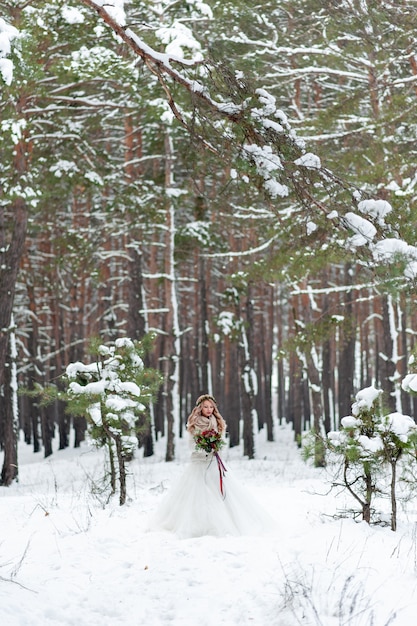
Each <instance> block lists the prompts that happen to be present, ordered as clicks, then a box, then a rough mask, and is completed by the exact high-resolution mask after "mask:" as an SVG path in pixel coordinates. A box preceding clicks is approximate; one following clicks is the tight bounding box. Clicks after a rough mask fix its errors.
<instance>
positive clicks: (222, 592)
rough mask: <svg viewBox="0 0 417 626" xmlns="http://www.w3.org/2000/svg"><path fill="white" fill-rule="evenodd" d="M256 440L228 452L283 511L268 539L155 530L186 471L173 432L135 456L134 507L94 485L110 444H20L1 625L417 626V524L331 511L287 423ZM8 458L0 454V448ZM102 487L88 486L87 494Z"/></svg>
mask: <svg viewBox="0 0 417 626" xmlns="http://www.w3.org/2000/svg"><path fill="white" fill-rule="evenodd" d="M276 438H277V442H276V443H268V442H266V441H265V434H264V433H263V432H261V433H260V434H259V435H257V459H256V460H253V461H248V460H247V459H243V458H242V457H241V454H242V450H241V449H240V448H233V449H231V450H229V451H226V452H225V458H226V462H227V464H228V467H229V470H230V471H232V472H233V473H234V475H235V477H236V478H237V479H238V480H239V481H241V482H242V483H243V484H244V485H245V487H246V488H247V489H248V490H250V491H252V492H253V493H254V494H255V495H256V498H257V500H258V501H259V502H260V504H261V505H263V506H264V507H265V508H266V509H267V510H268V511H269V512H270V513H271V514H272V515H273V516H274V517H275V519H276V534H275V535H274V536H272V537H271V536H269V537H222V538H213V537H200V538H197V539H178V538H176V537H175V536H174V535H172V534H170V533H168V532H147V531H146V524H147V520H148V519H149V518H150V516H151V514H152V513H153V511H154V510H155V509H156V507H157V506H158V504H159V502H160V501H161V498H162V497H163V495H164V493H165V492H166V490H167V489H169V488H170V486H171V485H172V483H173V481H174V480H176V479H177V478H178V477H179V476H180V475H181V474H182V472H183V470H184V464H185V463H186V462H187V459H188V454H189V450H188V446H187V444H186V443H185V442H184V441H183V440H179V441H178V442H177V450H178V460H177V461H175V462H174V463H165V462H164V461H163V457H164V452H165V450H164V446H165V441H164V440H163V439H161V440H160V441H158V442H157V445H156V454H155V456H154V457H150V458H149V459H144V458H140V455H138V457H137V458H136V459H135V460H134V461H133V462H132V463H130V465H129V468H130V475H129V477H128V494H129V496H130V498H129V500H128V503H127V504H126V505H125V506H123V507H120V506H118V504H117V502H116V500H117V498H115V499H114V500H111V501H110V502H109V503H106V501H105V496H104V495H101V494H100V491H99V489H98V487H99V486H100V478H101V475H102V471H103V452H102V451H101V450H96V449H93V448H89V447H88V446H87V445H86V444H85V445H83V446H82V447H81V448H80V449H77V450H75V449H73V448H68V449H66V450H61V451H58V450H56V451H55V452H54V454H53V455H52V456H51V457H49V458H48V459H43V458H41V457H40V456H39V454H36V455H35V454H33V452H32V451H31V448H30V447H29V446H26V445H25V444H24V443H23V442H21V443H20V449H19V455H20V471H19V476H20V482H19V483H16V484H13V485H12V486H11V487H9V488H2V489H0V533H1V537H2V557H1V561H0V623H2V624H5V625H7V626H97V624H100V625H102V626H119V625H120V626H121V625H122V624H148V625H149V626H164V625H165V624H167V625H168V624H169V625H170V626H195V625H196V624H199V625H201V626H215V625H216V626H217V625H223V626H231V625H233V624H240V625H241V626H249V625H252V624H256V625H263V624H269V625H271V626H295V625H296V624H303V625H305V626H319V625H326V626H340V624H349V626H369V624H372V623H373V624H375V625H376V626H379V625H382V624H384V625H385V624H388V623H389V624H390V625H393V626H409V625H410V624H413V623H414V621H415V615H416V611H417V594H416V587H417V578H416V573H417V567H416V559H415V554H416V536H415V528H416V526H415V524H416V522H417V511H416V508H415V506H414V508H413V503H412V502H409V503H408V505H407V507H408V509H401V510H400V511H399V524H398V530H397V532H395V533H394V532H392V531H391V530H389V528H388V527H382V526H368V525H367V524H365V523H364V522H355V521H353V519H351V518H346V517H345V518H341V517H338V516H337V513H338V512H339V511H340V510H341V509H342V508H344V507H352V506H353V502H352V501H351V500H347V501H346V502H345V501H344V496H341V495H339V496H336V493H335V492H330V493H329V489H328V487H329V477H328V475H327V474H326V470H325V469H314V468H312V467H310V466H308V465H306V464H305V463H304V462H303V461H302V460H301V459H300V454H299V451H298V448H297V446H296V445H295V443H294V436H293V433H292V431H291V430H290V428H289V427H288V426H285V425H284V426H279V425H276ZM0 461H2V455H1V454H0ZM93 492H94V493H93Z"/></svg>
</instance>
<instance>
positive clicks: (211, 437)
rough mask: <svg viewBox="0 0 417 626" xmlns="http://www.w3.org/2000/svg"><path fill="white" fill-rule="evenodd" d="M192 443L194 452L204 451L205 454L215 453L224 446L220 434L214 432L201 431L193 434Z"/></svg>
mask: <svg viewBox="0 0 417 626" xmlns="http://www.w3.org/2000/svg"><path fill="white" fill-rule="evenodd" d="M194 441H195V448H196V450H204V452H206V453H207V454H210V453H211V452H214V453H217V452H218V451H219V450H220V448H221V447H222V446H224V441H223V439H222V436H221V434H220V433H218V432H217V431H215V430H203V431H202V432H201V433H197V434H195V435H194Z"/></svg>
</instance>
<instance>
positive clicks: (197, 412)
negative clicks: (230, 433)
mask: <svg viewBox="0 0 417 626" xmlns="http://www.w3.org/2000/svg"><path fill="white" fill-rule="evenodd" d="M206 400H208V401H209V402H211V403H212V404H213V407H214V410H213V415H214V417H215V418H216V422H217V430H218V432H219V433H220V434H221V435H223V434H224V433H225V432H226V427H227V424H226V422H225V421H224V419H223V418H222V416H221V415H220V413H219V409H218V408H217V402H216V400H215V398H214V397H213V396H211V395H210V394H208V393H205V394H203V395H201V396H199V397H198V398H197V400H196V403H195V407H194V408H193V410H192V411H191V413H190V415H189V416H188V420H187V430H188V431H189V432H190V433H192V431H193V430H194V428H195V425H196V422H197V421H198V420H199V419H200V418H201V417H202V414H201V405H202V404H203V402H205V401H206Z"/></svg>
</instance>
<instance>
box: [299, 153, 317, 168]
mask: <svg viewBox="0 0 417 626" xmlns="http://www.w3.org/2000/svg"><path fill="white" fill-rule="evenodd" d="M294 163H295V165H301V166H302V167H307V168H308V169H311V170H319V169H320V168H321V161H320V158H319V157H318V156H317V155H315V154H312V153H311V152H306V153H305V154H303V155H301V156H300V157H299V158H298V159H296V160H295V161H294Z"/></svg>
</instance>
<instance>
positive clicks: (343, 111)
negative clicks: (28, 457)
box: [0, 0, 417, 484]
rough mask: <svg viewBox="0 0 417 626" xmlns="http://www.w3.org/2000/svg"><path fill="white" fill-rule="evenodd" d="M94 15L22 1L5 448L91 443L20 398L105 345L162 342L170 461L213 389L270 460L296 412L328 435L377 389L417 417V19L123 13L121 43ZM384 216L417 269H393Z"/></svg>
mask: <svg viewBox="0 0 417 626" xmlns="http://www.w3.org/2000/svg"><path fill="white" fill-rule="evenodd" d="M94 4H95V3H94V2H90V1H89V0H79V1H76V0H73V1H72V2H63V1H60V0H55V1H54V2H46V1H36V0H16V1H13V2H8V1H4V0H1V1H0V9H1V14H0V15H1V18H0V20H1V21H0V31H1V32H0V42H1V43H0V56H1V57H2V58H0V61H1V62H2V63H1V64H0V70H1V75H2V77H3V84H2V88H1V101H0V107H1V125H0V155H1V157H0V161H1V164H2V166H1V191H0V252H1V255H2V257H3V259H2V262H1V266H0V328H1V336H0V384H1V397H0V445H1V446H2V447H3V448H7V445H8V444H9V443H10V441H13V439H15V434H16V428H18V429H21V430H22V431H23V433H24V438H25V441H26V442H27V443H28V444H30V445H33V447H34V451H39V450H41V449H43V451H44V454H45V455H46V456H47V455H49V454H51V453H52V439H53V438H54V437H55V436H57V437H59V447H60V448H65V447H67V446H68V445H69V441H70V429H71V427H74V429H75V443H76V445H78V444H79V442H80V441H82V440H83V437H84V432H85V428H86V424H85V421H84V420H83V419H82V418H80V417H73V416H70V415H68V414H67V413H66V412H65V405H64V403H63V402H60V401H56V402H54V403H53V404H51V405H49V406H42V405H41V404H40V403H39V402H38V400H37V399H36V398H34V397H30V396H27V395H19V396H17V388H19V387H20V388H21V389H24V388H29V389H31V388H32V389H33V388H34V387H35V386H36V385H45V384H48V383H51V382H53V383H54V384H56V385H58V386H60V384H61V382H60V378H61V376H62V374H63V373H64V372H65V368H66V366H67V365H68V364H69V363H72V362H75V361H85V360H86V358H87V355H88V352H89V345H90V342H91V340H92V339H93V338H94V337H99V338H100V340H101V341H102V342H103V343H106V342H111V341H114V340H115V339H116V338H118V337H123V336H126V337H130V338H132V339H135V340H141V339H143V337H144V336H145V335H147V334H152V335H153V336H154V344H153V348H152V350H151V351H150V353H149V354H148V357H147V362H146V364H147V365H149V366H151V367H153V368H156V369H157V370H159V371H160V372H161V373H162V375H163V384H162V385H161V387H160V390H159V393H158V395H157V397H156V399H155V402H153V403H152V404H151V405H150V407H149V410H148V414H147V415H146V418H147V419H146V420H144V423H143V424H142V429H141V433H140V435H139V445H140V446H141V447H142V448H143V451H144V454H145V455H151V454H152V451H153V442H154V439H155V437H156V438H158V437H159V436H162V435H166V437H167V452H166V459H167V460H168V461H169V460H172V459H173V458H174V457H175V437H176V436H181V435H182V432H183V429H184V424H185V420H186V417H187V415H188V414H189V412H190V411H191V408H192V406H193V403H194V401H195V398H196V397H197V396H198V395H199V394H200V393H202V392H206V391H209V392H210V393H213V394H214V395H215V397H216V399H217V400H218V403H219V406H220V409H221V411H222V412H224V417H225V418H226V420H227V423H228V433H229V434H228V436H229V443H230V445H231V446H234V445H237V444H238V443H239V442H240V441H241V439H242V438H243V443H244V454H245V455H247V456H248V457H249V458H252V457H253V456H254V455H255V449H254V433H255V432H256V430H257V429H259V428H263V427H265V429H266V433H267V438H268V440H270V441H272V440H273V439H274V429H273V417H274V416H277V417H278V419H279V420H286V421H288V422H291V423H292V424H293V427H294V433H295V435H296V436H297V435H299V434H301V433H302V432H303V431H304V430H308V429H309V428H312V427H313V426H314V428H315V429H316V430H319V431H320V432H323V433H324V432H328V431H329V430H331V429H334V428H338V425H339V423H340V418H341V417H343V416H345V415H348V414H350V410H351V404H352V400H353V397H354V395H355V393H356V392H357V391H358V390H359V389H361V388H363V387H366V386H368V385H370V384H374V385H376V386H377V387H380V388H381V389H383V391H384V402H385V406H386V407H387V408H388V409H389V410H392V411H395V410H397V411H400V412H403V413H405V414H408V415H411V416H412V417H414V418H416V417H417V405H416V404H415V402H414V401H413V398H412V397H410V395H409V394H406V393H404V392H403V391H402V389H401V380H402V378H403V377H404V376H405V374H406V373H407V371H408V370H407V367H408V365H407V364H408V363H409V360H410V356H411V355H412V354H413V350H414V345H415V334H416V330H415V329H416V311H415V307H414V304H415V299H416V291H415V272H414V269H413V268H414V267H415V266H414V265H413V263H414V262H415V260H416V258H417V257H416V254H415V249H414V247H413V246H414V244H415V239H416V238H415V229H416V183H417V173H416V145H417V144H416V130H417V119H416V118H417V107H416V99H417V54H416V31H415V23H416V15H417V5H416V2H414V1H412V2H406V1H396V2H385V1H380V0H368V1H367V0H343V1H341V2H332V1H328V2H319V1H317V0H291V1H280V0H275V1H270V2H268V1H265V2H251V3H248V2H246V1H232V2H227V1H223V0H222V1H221V2H216V1H210V2H203V1H200V0H181V1H178V2H168V1H164V0H163V1H158V2H157V1H153V0H147V1H140V0H132V1H131V2H129V3H123V2H120V1H116V0H115V2H113V3H109V6H110V5H111V4H113V5H114V12H113V14H112V19H115V21H116V23H120V24H122V28H121V30H120V32H119V34H118V35H116V34H115V32H114V30H115V29H114V28H113V31H112V30H111V28H109V20H106V21H107V24H106V23H104V22H103V20H102V19H100V17H97V15H96V12H95V10H94ZM96 4H97V5H99V6H101V5H102V4H103V3H102V2H97V3H96ZM106 6H107V5H106ZM120 16H121V17H120ZM119 18H120V19H119ZM110 26H111V24H110ZM127 27H129V29H131V30H133V31H134V32H135V33H136V34H137V36H138V37H140V38H141V41H143V42H146V45H148V46H149V47H150V48H149V50H151V51H157V52H159V53H160V55H161V56H160V57H158V56H157V55H156V56H155V54H154V55H153V59H154V60H155V59H156V62H155V63H154V65H150V63H149V56H146V55H147V54H148V49H146V50H147V52H146V54H143V55H142V56H141V55H140V54H139V55H138V54H137V53H135V51H134V50H133V48H132V46H130V47H129V45H125V44H126V42H125V41H123V39H122V37H124V36H125V34H126V36H127V33H128V28H127ZM15 29H16V30H15ZM150 54H151V53H150ZM166 55H169V56H170V58H175V59H176V67H179V68H180V70H178V72H179V74H178V75H180V76H181V77H184V76H186V77H187V80H189V81H195V82H194V83H193V84H194V85H198V88H194V87H193V89H189V88H184V84H186V85H188V87H189V85H190V83H184V84H181V83H180V81H179V80H177V79H175V77H174V79H172V76H171V77H169V76H167V77H166V79H165V78H163V79H161V71H165V70H167V69H168V70H171V66H169V65H167V63H166V58H167V57H166ZM181 59H183V60H184V61H183V63H182V64H181V63H180V61H181ZM10 62H11V63H12V64H13V76H11V66H10V65H8V63H10ZM158 64H159V65H158ZM161 67H162V70H161ZM170 78H171V79H172V80H170ZM207 93H209V94H211V96H212V95H213V94H215V96H216V102H217V103H222V104H223V107H221V106H220V105H219V104H216V109H215V112H216V114H213V108H212V102H213V100H211V99H210V97H208V98H206V100H205V101H204V102H203V103H202V102H201V97H203V98H205V97H206V94H207ZM256 99H257V100H258V108H256V105H255V104H253V102H254V101H255V100H256ZM247 102H251V105H250V107H248V106H247V105H246V103H247ZM243 103H244V104H243ZM232 104H233V106H232ZM244 107H246V108H247V109H248V110H250V115H248V117H247V118H245V119H243V118H242V117H241V116H240V113H241V111H242V110H243V109H244ZM237 112H239V114H238V113H237ZM220 113H221V114H223V115H224V116H226V117H223V118H222V117H221V115H220ZM268 115H269V117H268ZM272 118H273V121H272ZM266 119H267V121H268V124H266V123H265V120H266ZM259 120H262V123H263V135H262V142H263V143H262V150H263V156H264V155H265V153H266V152H267V150H266V149H267V148H268V150H269V154H270V155H271V159H270V162H266V161H265V159H264V160H263V161H262V163H261V165H260V162H259V159H258V161H256V159H255V157H254V156H253V155H254V154H255V152H256V151H255V150H254V148H253V147H254V146H257V147H259V146H258V144H256V142H255V141H254V137H255V130H256V129H255V130H254V128H255V124H256V123H258V122H259ZM232 129H235V130H233V131H232ZM236 129H237V130H236ZM257 132H258V131H257ZM239 133H240V134H239ZM259 136H260V135H259V133H258V134H257V135H256V137H258V138H259ZM248 145H250V146H251V150H249V149H248ZM271 146H272V148H271ZM275 149H276V150H278V152H279V154H280V161H279V162H278V161H277V160H275V162H274V163H275V173H276V172H278V173H277V174H276V176H277V177H276V178H273V176H274V175H275V173H274V172H273V169H274V168H273V167H272V166H271V165H270V164H271V162H273V161H274V159H273V156H274V150H275ZM248 153H251V155H252V156H251V158H252V160H251V159H248V157H247V154H248ZM303 155H304V161H303ZM255 156H256V155H255ZM300 159H301V161H300ZM294 164H296V166H295V165H294ZM261 170H262V171H261ZM271 172H272V173H271ZM271 180H272V181H273V183H274V184H273V185H272V184H271ZM266 183H269V185H266ZM367 198H372V199H374V200H376V201H377V203H376V204H374V205H371V206H373V207H378V210H374V213H373V215H371V216H369V215H368V216H367V217H369V220H370V221H365V222H361V224H362V226H363V225H364V224H365V227H366V228H365V231H363V230H360V228H359V229H358V226H357V221H355V220H353V219H352V206H353V205H354V206H355V208H356V210H357V207H358V203H359V208H360V202H364V201H366V199H367ZM378 201H379V204H378ZM362 206H366V205H363V204H362ZM371 212H372V211H371ZM385 218H386V219H385ZM371 222H372V228H373V229H374V231H375V233H378V236H379V235H380V234H381V233H383V235H381V236H384V237H385V236H387V237H388V240H389V241H391V242H394V241H395V242H398V241H401V242H402V243H403V244H404V246H405V248H404V247H403V248H401V249H400V251H403V252H404V251H406V252H407V254H403V253H401V254H400V253H399V252H398V248H395V250H394V252H393V254H391V255H390V256H387V255H382V256H381V255H379V256H376V255H375V249H374V250H373V251H372V248H371V246H370V245H369V244H370V243H372V242H371V239H372V236H373V235H372V236H370V235H369V231H368V230H367V228H368V227H369V225H370V223H371ZM374 231H372V233H373V232H374ZM410 254H411V261H410ZM15 381H17V385H16V384H15ZM17 398H18V399H17ZM16 420H18V423H17V424H16ZM16 471H17V468H16ZM13 477H14V476H11V475H10V473H7V471H6V470H5V468H3V473H2V482H3V484H8V483H9V482H10V480H12V479H13Z"/></svg>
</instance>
